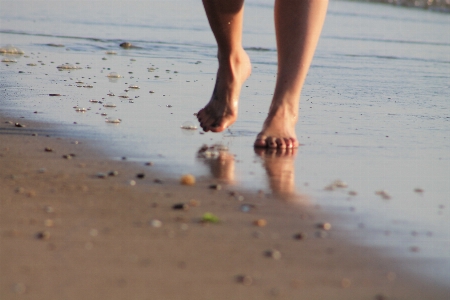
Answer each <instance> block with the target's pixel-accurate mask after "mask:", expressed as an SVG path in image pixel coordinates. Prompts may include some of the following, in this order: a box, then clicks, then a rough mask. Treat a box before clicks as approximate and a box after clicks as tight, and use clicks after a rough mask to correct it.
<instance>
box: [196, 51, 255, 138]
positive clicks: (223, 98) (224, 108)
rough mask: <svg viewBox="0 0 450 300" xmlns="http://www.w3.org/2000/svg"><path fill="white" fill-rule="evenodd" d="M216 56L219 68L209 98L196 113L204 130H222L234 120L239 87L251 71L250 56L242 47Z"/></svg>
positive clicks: (239, 91) (236, 111)
mask: <svg viewBox="0 0 450 300" xmlns="http://www.w3.org/2000/svg"><path fill="white" fill-rule="evenodd" d="M218 56H219V70H218V71H217V79H216V85H215V87H214V91H213V94H212V96H211V100H209V102H208V104H206V106H205V107H204V108H202V109H201V110H200V111H199V112H198V113H197V118H198V121H199V122H200V126H201V127H202V128H203V130H204V131H205V132H207V131H212V132H221V131H224V130H225V129H226V128H227V127H228V126H230V125H231V124H233V123H234V121H236V118H237V114H238V102H239V94H240V93H241V87H242V84H243V83H244V81H245V80H246V79H247V78H248V77H249V76H250V73H251V63H250V58H249V57H248V55H247V53H246V52H245V51H244V49H241V50H240V51H237V53H233V54H231V55H230V56H229V57H226V58H223V57H221V55H220V54H219V55H218Z"/></svg>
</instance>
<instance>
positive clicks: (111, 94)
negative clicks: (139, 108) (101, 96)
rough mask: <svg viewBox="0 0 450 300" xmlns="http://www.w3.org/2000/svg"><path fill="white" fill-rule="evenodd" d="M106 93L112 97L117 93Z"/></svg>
mask: <svg viewBox="0 0 450 300" xmlns="http://www.w3.org/2000/svg"><path fill="white" fill-rule="evenodd" d="M106 95H108V96H110V97H114V96H115V95H114V93H113V92H111V91H110V92H109V93H108V94H106Z"/></svg>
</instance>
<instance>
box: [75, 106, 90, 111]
mask: <svg viewBox="0 0 450 300" xmlns="http://www.w3.org/2000/svg"><path fill="white" fill-rule="evenodd" d="M75 111H76V112H86V111H87V109H86V108H84V107H77V108H75Z"/></svg>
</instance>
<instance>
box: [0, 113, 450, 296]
mask: <svg viewBox="0 0 450 300" xmlns="http://www.w3.org/2000/svg"><path fill="white" fill-rule="evenodd" d="M12 114H15V113H12ZM12 114H9V115H8V117H4V116H0V133H1V134H0V145H1V149H0V166H1V168H0V169H1V170H2V178H1V180H0V190H1V191H2V196H1V211H0V222H1V223H0V224H1V225H0V230H1V235H0V239H1V242H0V245H1V246H0V247H1V248H0V253H1V254H2V255H1V256H0V267H1V270H2V272H1V273H0V291H1V292H0V295H2V298H3V297H4V298H6V299H8V298H12V297H17V296H20V298H21V299H48V298H52V296H54V295H56V294H59V295H60V296H61V297H64V298H65V299H80V298H84V299H94V298H98V297H102V298H105V297H108V298H110V299H122V298H124V297H130V296H134V298H138V299H140V298H142V299H147V298H149V297H150V296H149V293H151V297H150V298H152V299H154V298H161V299H180V297H181V298H183V299H211V298H214V299H236V298H239V297H240V298H245V299H272V298H277V299H298V298H303V297H304V298H305V299H324V298H325V299H330V298H333V299H349V298H355V299H425V298H429V299H445V297H446V296H448V287H445V286H436V285H435V284H433V283H430V282H424V281H423V278H422V279H418V278H415V277H414V276H412V274H409V273H408V272H405V271H402V269H401V264H402V263H405V261H407V258H405V259H404V260H403V262H401V259H398V258H394V257H384V256H383V252H382V250H380V249H373V248H369V247H367V246H361V245H355V244H354V243H352V242H351V241H350V239H349V237H350V236H351V233H350V232H346V231H345V230H342V229H340V228H339V222H345V221H344V220H335V219H334V218H333V216H330V215H327V214H325V213H324V212H322V211H321V210H320V209H317V208H316V207H313V206H311V205H308V204H300V205H297V204H292V203H289V202H284V201H280V200H277V199H274V198H273V197H267V196H262V195H260V194H258V193H245V192H242V193H241V192H239V193H236V192H235V191H233V187H232V186H224V187H223V189H221V190H212V189H210V188H209V186H210V185H211V184H215V183H217V182H216V181H215V180H211V179H203V180H200V181H199V182H197V183H196V184H195V185H194V186H183V185H180V183H179V179H178V178H168V177H166V176H165V175H164V174H159V173H154V172H153V171H152V170H151V168H152V167H151V166H142V165H141V166H140V167H139V166H138V164H137V163H133V162H128V161H113V160H111V159H108V158H105V157H103V156H102V153H100V152H99V151H98V149H99V148H96V147H97V146H98V145H95V141H89V140H77V139H74V138H71V137H70V136H66V135H64V132H60V131H59V130H55V128H54V127H52V125H51V124H43V123H38V122H31V121H28V120H26V119H21V118H12V117H11V115H12ZM7 121H11V122H12V124H11V123H5V122H7ZM16 122H19V123H21V124H24V125H26V127H22V128H20V127H15V125H14V123H16ZM33 133H37V135H35V136H33ZM47 135H49V137H47ZM75 141H77V142H78V143H75ZM92 146H94V147H92ZM46 148H48V149H51V150H52V151H45V149H46ZM69 154H75V156H72V159H65V158H63V155H69ZM111 170H116V171H118V174H117V176H108V177H107V178H98V173H99V172H104V173H107V172H109V171H111ZM142 172H143V173H144V174H145V177H144V178H143V179H139V178H136V175H137V174H138V173H142ZM155 179H159V180H160V181H161V182H162V183H156V182H155ZM132 180H133V181H135V185H130V181H132ZM176 204H183V205H186V206H185V207H184V206H183V208H185V209H181V210H179V209H173V206H174V205H176ZM243 204H245V205H247V208H248V209H249V211H248V212H243V211H242V205H243ZM187 208H189V209H187ZM206 212H211V213H213V214H214V215H215V216H217V217H218V218H219V219H220V222H219V223H217V224H215V223H208V222H200V220H201V219H202V216H204V213H206ZM257 220H265V222H266V224H264V222H262V223H259V226H257V225H255V221H257ZM158 221H159V222H158ZM323 222H330V224H332V228H331V230H328V231H327V230H323V229H320V228H318V224H322V223H323ZM335 224H337V226H335ZM414 263H415V264H419V262H414Z"/></svg>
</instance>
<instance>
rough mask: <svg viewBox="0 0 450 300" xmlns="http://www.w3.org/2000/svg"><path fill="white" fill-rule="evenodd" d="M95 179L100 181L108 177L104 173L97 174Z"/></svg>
mask: <svg viewBox="0 0 450 300" xmlns="http://www.w3.org/2000/svg"><path fill="white" fill-rule="evenodd" d="M96 176H97V178H102V179H104V178H106V177H108V175H107V174H105V173H97V175H96Z"/></svg>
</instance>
